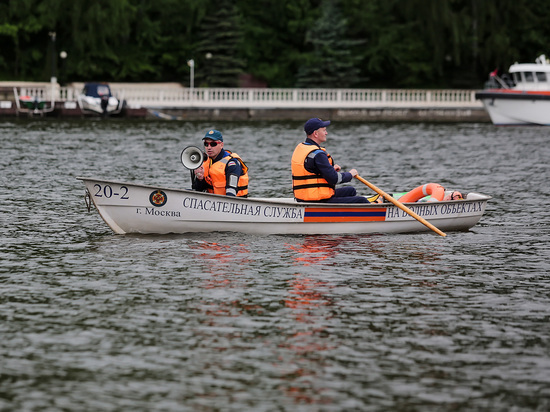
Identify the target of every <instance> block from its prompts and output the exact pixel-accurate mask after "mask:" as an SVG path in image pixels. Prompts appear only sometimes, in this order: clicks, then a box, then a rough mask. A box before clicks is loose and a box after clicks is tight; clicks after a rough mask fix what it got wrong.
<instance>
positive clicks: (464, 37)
mask: <svg viewBox="0 0 550 412" xmlns="http://www.w3.org/2000/svg"><path fill="white" fill-rule="evenodd" d="M549 17H550V2H548V1H547V0H499V1H498V2H496V1H492V0H407V1H403V0H368V1H365V0H93V1H90V0H12V1H2V2H0V79H1V80H11V79H13V80H42V81H44V80H49V78H50V76H51V75H52V74H54V73H53V71H52V68H57V71H58V73H57V74H58V75H59V77H62V78H63V80H64V81H91V80H105V81H145V82H146V81H179V82H182V83H186V84H187V82H188V81H189V67H188V66H187V61H188V60H189V59H191V58H193V59H194V60H195V63H196V66H195V69H196V70H195V76H196V84H197V85H198V86H200V85H208V86H236V85H237V84H238V78H239V75H240V74H241V73H248V74H251V75H253V76H254V77H256V78H258V79H260V80H263V81H264V82H266V83H267V84H268V85H269V86H270V87H295V86H304V87H470V88H477V87H481V86H482V84H483V82H484V81H485V79H486V77H487V74H488V73H489V72H490V71H492V70H494V69H495V68H498V69H499V70H500V71H501V72H503V71H506V70H507V69H508V67H509V65H510V64H512V63H513V62H515V61H520V62H529V61H534V59H535V58H536V57H537V56H538V55H539V54H542V53H546V54H549V55H550V50H549V49H548V47H549V46H548V44H550V26H548V24H547V21H548V18H549ZM53 32H55V33H56V37H55V42H53V41H52V40H53V37H52V36H51V33H53ZM61 50H63V51H65V52H67V54H68V57H67V59H66V60H65V61H63V62H61V61H60V59H59V52H60V51H61ZM207 53H210V54H209V56H210V55H211V58H210V59H208V58H206V56H207Z"/></svg>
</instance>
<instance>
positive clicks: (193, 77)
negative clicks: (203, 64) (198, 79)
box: [187, 59, 195, 98]
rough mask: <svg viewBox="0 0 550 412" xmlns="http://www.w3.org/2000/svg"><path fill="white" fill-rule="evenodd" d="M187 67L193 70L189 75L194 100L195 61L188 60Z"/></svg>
mask: <svg viewBox="0 0 550 412" xmlns="http://www.w3.org/2000/svg"><path fill="white" fill-rule="evenodd" d="M187 65H188V66H189V67H190V68H191V73H190V75H189V76H190V77H189V90H190V92H191V98H193V91H194V89H195V60H193V59H190V60H188V61H187Z"/></svg>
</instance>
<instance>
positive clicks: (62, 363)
mask: <svg viewBox="0 0 550 412" xmlns="http://www.w3.org/2000/svg"><path fill="white" fill-rule="evenodd" d="M212 126H214V127H217V128H219V129H220V130H222V131H223V133H224V137H225V141H226V147H227V148H229V149H231V150H233V151H236V152H237V153H239V154H240V155H241V156H242V157H243V158H244V159H245V161H246V162H247V164H248V165H249V167H250V169H251V172H250V174H251V185H250V186H251V194H252V195H254V196H290V195H291V190H290V172H289V169H290V166H289V161H290V156H291V153H292V150H293V149H294V146H295V145H296V144H297V143H298V142H299V141H300V140H302V138H303V132H302V131H301V124H298V123H282V122H280V123H277V122H274V123H222V124H214V125H211V124H207V123H177V122H159V121H128V120H115V119H106V120H104V121H100V120H93V119H85V120H77V121H61V120H49V119H48V120H44V119H30V120H29V119H18V120H14V119H10V120H1V121H0V142H1V156H0V168H1V171H2V173H1V179H2V190H1V192H0V205H1V208H0V219H1V220H0V230H1V237H2V242H1V246H0V261H1V266H0V336H1V340H0V410H1V411H218V410H220V411H222V410H228V411H242V410H250V411H281V410H285V411H344V410H346V411H348V410H349V411H351V410H366V411H386V410H392V411H450V410H458V411H472V410H484V411H485V410H490V411H503V410H507V411H508V410H513V411H547V410H549V409H550V292H549V290H550V274H549V272H550V264H549V262H548V259H549V257H550V246H549V245H550V242H549V241H550V230H549V222H550V211H549V208H548V204H549V203H550V185H549V178H550V173H549V166H548V159H549V157H550V156H549V155H550V144H549V143H550V128H538V127H533V128H516V127H509V128H496V127H494V126H492V125H490V124H361V123H345V122H333V125H331V126H330V128H329V137H328V139H329V140H328V142H327V148H328V150H329V151H330V152H331V154H332V155H333V156H334V157H335V159H336V161H337V163H339V164H340V165H341V166H342V167H344V168H346V169H350V168H352V167H355V168H357V169H358V170H359V172H360V174H361V176H363V177H364V178H366V179H367V180H369V181H371V182H373V183H374V184H376V185H377V186H379V187H380V188H382V189H384V190H386V191H394V190H395V191H405V190H410V189H412V188H414V187H416V186H418V185H420V184H422V183H428V182H432V181H433V182H438V183H441V184H443V185H444V186H445V187H447V188H449V189H457V190H463V191H465V192H469V191H478V192H482V193H486V194H489V195H491V196H493V197H494V198H493V199H492V200H491V201H490V202H489V204H488V206H487V210H486V213H485V215H484V216H483V218H482V220H481V222H480V223H479V224H478V225H476V226H475V227H474V228H472V229H471V230H470V231H469V232H454V233H453V232H451V233H449V234H448V236H447V237H446V238H442V237H439V236H437V235H435V234H433V233H423V234H408V235H368V236H367V235H365V236H356V235H353V236H342V235H338V234H326V235H324V236H266V237H260V236H251V235H242V234H229V233H216V234H201V235H199V234H196V235H195V234H192V235H177V236H176V235H171V236H119V235H114V234H113V233H112V232H111V231H110V229H109V228H108V227H107V226H106V225H105V224H104V222H103V221H102V220H101V218H100V217H99V215H98V214H97V212H96V211H95V210H93V209H92V211H91V212H90V213H88V212H87V210H86V207H85V203H84V186H83V185H82V183H81V182H80V181H78V180H76V179H75V177H76V176H95V177H102V178H107V179H116V180H123V181H130V182H141V183H147V184H153V185H164V186H169V187H184V188H187V187H189V186H190V181H189V172H188V171H187V170H185V169H183V167H182V166H181V163H180V162H179V155H180V152H181V150H182V149H183V148H184V147H186V146H188V145H200V139H201V137H202V136H203V134H204V132H205V131H206V129H207V128H209V127H212ZM353 184H354V185H355V186H356V187H357V189H358V190H359V191H360V192H361V193H364V194H369V193H370V192H369V190H368V189H367V188H366V187H364V186H361V183H360V182H358V181H355V182H354V183H353Z"/></svg>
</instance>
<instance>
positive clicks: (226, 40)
mask: <svg viewBox="0 0 550 412" xmlns="http://www.w3.org/2000/svg"><path fill="white" fill-rule="evenodd" d="M212 6H213V10H215V11H214V12H213V14H211V15H208V16H206V17H205V18H204V19H203V20H202V23H201V25H200V37H199V41H198V42H197V44H196V47H195V52H194V60H195V64H196V66H195V67H196V71H195V73H196V80H197V85H199V86H208V87H237V86H238V83H239V75H240V74H242V73H243V72H244V67H245V64H244V61H243V59H242V58H240V56H239V50H240V48H241V47H242V33H241V30H240V28H241V16H240V14H239V10H238V8H237V6H235V5H234V2H232V1H230V0H217V1H214V2H213V3H212Z"/></svg>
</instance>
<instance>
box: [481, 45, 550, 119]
mask: <svg viewBox="0 0 550 412" xmlns="http://www.w3.org/2000/svg"><path fill="white" fill-rule="evenodd" d="M510 76H511V77H510ZM476 98H477V99H479V100H481V101H482V102H483V106H484V107H485V110H487V112H488V113H489V116H490V117H491V121H492V122H493V124H495V125H545V126H548V125H550V61H549V60H547V59H546V56H545V55H541V56H539V57H538V58H537V59H536V61H535V63H515V64H512V65H511V66H510V69H509V75H504V76H502V78H501V77H499V76H498V75H497V74H496V71H495V72H493V73H491V75H490V79H489V81H488V82H487V88H486V89H485V90H483V91H479V92H477V93H476Z"/></svg>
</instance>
